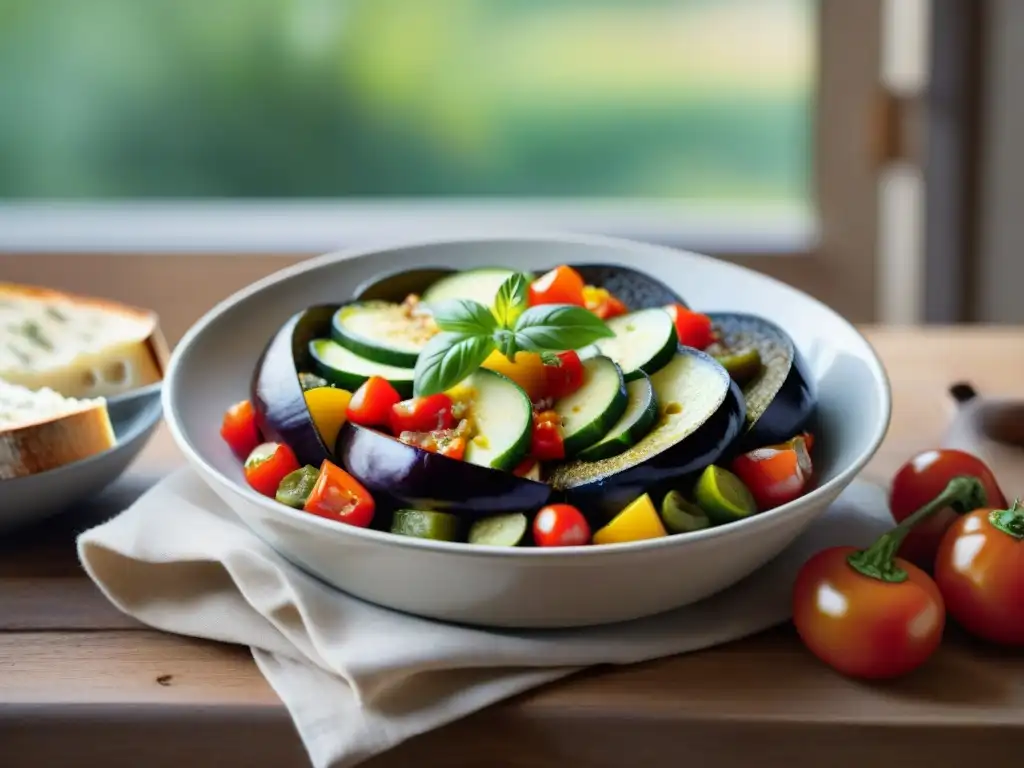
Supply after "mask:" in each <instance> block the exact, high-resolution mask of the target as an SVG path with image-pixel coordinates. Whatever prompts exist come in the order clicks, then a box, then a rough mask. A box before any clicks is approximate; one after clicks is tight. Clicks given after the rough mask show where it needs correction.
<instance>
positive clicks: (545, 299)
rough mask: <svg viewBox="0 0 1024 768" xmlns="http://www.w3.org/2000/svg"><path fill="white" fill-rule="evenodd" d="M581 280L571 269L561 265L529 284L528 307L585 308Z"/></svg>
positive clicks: (577, 273) (578, 274)
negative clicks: (556, 305) (572, 305)
mask: <svg viewBox="0 0 1024 768" xmlns="http://www.w3.org/2000/svg"><path fill="white" fill-rule="evenodd" d="M584 287H585V286H584V283H583V278H582V277H580V273H579V272H577V271H576V270H575V269H573V268H572V267H569V266H566V265H564V264H563V265H562V266H560V267H555V268H554V269H552V270H551V271H550V272H545V273H544V274H543V275H541V276H540V277H538V278H537V279H536V280H534V281H533V282H532V283H530V306H531V307H536V306H537V305H538V304H575V305H576V306H578V307H582V306H585V302H584V300H583V288H584Z"/></svg>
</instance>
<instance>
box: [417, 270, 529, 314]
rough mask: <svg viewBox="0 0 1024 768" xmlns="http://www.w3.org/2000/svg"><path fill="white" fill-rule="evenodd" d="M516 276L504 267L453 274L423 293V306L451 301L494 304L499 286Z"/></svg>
mask: <svg viewBox="0 0 1024 768" xmlns="http://www.w3.org/2000/svg"><path fill="white" fill-rule="evenodd" d="M514 274H516V272H515V271H514V270H511V269H508V268H505V267H482V268H480V269H467V270H466V271H465V272H455V273H453V274H451V275H447V276H445V277H442V278H441V279H440V280H437V281H436V282H434V283H432V284H431V286H430V287H429V288H427V289H426V290H425V291H424V292H423V296H422V299H423V302H424V303H425V304H428V305H429V304H437V303H440V302H442V301H451V300H452V299H472V300H473V301H478V302H480V303H481V304H483V305H484V306H485V307H489V306H491V305H492V304H494V297H495V296H497V295H498V289H499V288H500V287H501V284H502V283H504V282H505V281H506V280H508V279H509V278H510V277H511V276H512V275H514Z"/></svg>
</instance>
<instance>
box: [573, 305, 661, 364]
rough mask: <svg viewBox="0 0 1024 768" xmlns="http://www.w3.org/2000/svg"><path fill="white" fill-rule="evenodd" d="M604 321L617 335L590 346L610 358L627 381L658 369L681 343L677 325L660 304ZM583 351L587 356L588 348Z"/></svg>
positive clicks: (582, 355) (582, 353)
mask: <svg viewBox="0 0 1024 768" xmlns="http://www.w3.org/2000/svg"><path fill="white" fill-rule="evenodd" d="M605 322H606V325H607V326H608V327H609V328H610V329H611V330H612V332H614V333H615V335H614V336H613V337H611V338H607V339H601V341H599V342H597V343H596V344H594V345H593V347H592V348H591V349H594V350H595V351H596V353H597V354H599V355H606V356H607V357H610V358H611V359H612V360H613V361H614V362H615V363H616V364H617V365H618V366H619V368H621V369H622V376H623V378H624V379H625V380H626V381H632V380H633V379H638V378H640V377H641V376H643V375H644V374H645V373H646V374H647V375H650V374H652V373H655V372H657V371H658V370H660V369H661V368H662V367H664V366H665V365H666V364H667V363H668V361H669V360H671V359H672V357H673V355H675V353H676V347H677V346H679V339H678V338H677V336H676V328H675V324H674V323H673V322H672V318H671V317H670V316H669V314H668V312H666V311H665V310H663V309H662V308H661V307H653V308H651V309H641V310H639V311H637V312H630V313H629V314H628V315H619V316H618V317H613V318H611V319H610V320H607V321H605ZM580 354H581V357H587V356H588V351H587V350H584V351H582V352H581V353H580Z"/></svg>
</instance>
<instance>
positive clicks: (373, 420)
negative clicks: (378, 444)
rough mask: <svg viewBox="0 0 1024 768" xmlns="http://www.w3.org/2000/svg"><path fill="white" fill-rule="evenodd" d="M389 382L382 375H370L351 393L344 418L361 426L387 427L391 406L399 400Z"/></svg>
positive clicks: (400, 398)
mask: <svg viewBox="0 0 1024 768" xmlns="http://www.w3.org/2000/svg"><path fill="white" fill-rule="evenodd" d="M401 400H402V396H401V395H400V394H398V392H397V391H396V390H395V388H394V387H393V386H391V382H390V381H388V380H387V379H385V378H383V377H382V376H371V377H370V378H368V379H367V380H366V381H365V382H363V385H362V386H361V387H359V389H357V390H356V391H355V392H353V393H352V399H351V400H349V401H348V408H346V409H345V418H347V419H348V420H349V421H351V422H352V423H353V424H359V425H360V426H363V427H389V426H390V422H391V408H392V406H394V405H396V404H397V403H399V402H401Z"/></svg>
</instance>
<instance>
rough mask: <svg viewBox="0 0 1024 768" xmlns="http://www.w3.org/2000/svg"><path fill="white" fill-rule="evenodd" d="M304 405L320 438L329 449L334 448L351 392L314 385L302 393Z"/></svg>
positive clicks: (343, 421)
mask: <svg viewBox="0 0 1024 768" xmlns="http://www.w3.org/2000/svg"><path fill="white" fill-rule="evenodd" d="M302 394H303V397H304V398H305V399H306V407H307V408H308V409H309V415H310V416H311V417H312V418H313V426H315V427H316V431H317V432H319V433H320V439H321V440H323V441H324V445H326V446H327V448H328V449H329V450H332V451H333V450H334V443H335V441H337V439H338V432H339V431H340V430H341V425H342V424H344V423H345V411H346V409H347V408H348V402H349V400H351V399H352V393H351V392H349V391H347V390H344V389H337V388H335V387H314V388H313V389H307V390H306V391H305V392H303V393H302Z"/></svg>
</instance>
